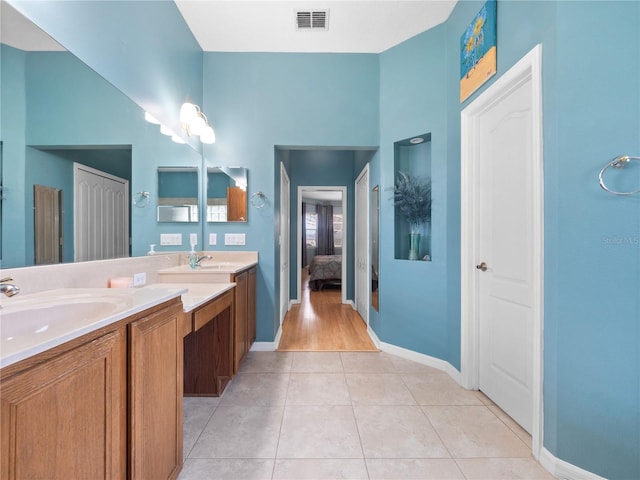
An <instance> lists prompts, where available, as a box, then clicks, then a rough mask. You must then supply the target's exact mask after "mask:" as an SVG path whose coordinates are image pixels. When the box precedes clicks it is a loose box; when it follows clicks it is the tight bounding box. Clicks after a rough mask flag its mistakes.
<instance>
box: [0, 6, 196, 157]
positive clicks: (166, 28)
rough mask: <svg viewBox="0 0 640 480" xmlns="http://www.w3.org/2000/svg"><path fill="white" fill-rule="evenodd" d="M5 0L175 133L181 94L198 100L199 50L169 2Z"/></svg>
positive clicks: (177, 11)
mask: <svg viewBox="0 0 640 480" xmlns="http://www.w3.org/2000/svg"><path fill="white" fill-rule="evenodd" d="M9 3H11V4H12V5H13V6H14V7H15V8H16V9H17V10H18V11H20V12H21V13H23V14H24V15H25V16H26V17H27V18H29V19H30V20H32V21H33V22H34V23H35V24H36V25H38V26H39V27H40V28H42V29H43V30H44V31H45V32H47V33H49V34H50V35H51V36H52V37H53V38H55V39H56V40H57V41H58V43H60V44H61V45H62V46H64V47H65V48H66V49H68V50H69V51H70V52H72V53H73V54H75V55H76V56H77V57H78V58H79V59H81V60H82V61H83V62H84V63H86V64H87V65H89V66H90V67H91V68H93V69H94V70H95V71H96V72H97V73H98V74H100V75H101V76H103V77H104V78H107V79H108V80H109V82H110V83H111V84H112V85H114V86H115V87H116V88H118V89H119V90H121V91H122V92H124V93H125V94H126V95H127V96H128V97H129V98H131V99H132V100H133V101H134V102H136V103H137V104H138V105H143V106H144V108H145V109H146V110H147V111H149V112H150V113H152V114H153V115H154V116H155V117H156V118H158V119H159V120H161V121H162V122H163V123H164V124H165V125H166V126H167V127H169V128H170V129H171V130H173V131H174V132H175V133H180V132H181V130H180V122H179V118H178V116H179V111H180V106H181V105H182V102H184V100H185V99H186V98H187V96H189V97H190V98H191V100H192V101H194V102H196V103H197V104H198V105H201V101H202V88H203V86H202V50H201V48H200V46H199V45H198V42H197V41H196V40H195V38H194V37H193V34H192V33H191V31H190V30H189V28H188V27H187V25H186V23H185V21H184V19H183V18H182V15H181V14H180V11H179V10H178V7H177V6H176V5H175V3H174V2H170V1H163V0H150V1H122V2H119V1H115V2H114V1H110V0H94V1H77V2H70V1H64V0H62V1H61V0H47V1H46V2H33V1H24V0H11V1H10V2H9ZM185 138H186V137H185ZM190 141H191V142H192V144H193V145H194V146H195V147H196V148H198V149H199V148H200V145H199V142H197V141H195V140H190Z"/></svg>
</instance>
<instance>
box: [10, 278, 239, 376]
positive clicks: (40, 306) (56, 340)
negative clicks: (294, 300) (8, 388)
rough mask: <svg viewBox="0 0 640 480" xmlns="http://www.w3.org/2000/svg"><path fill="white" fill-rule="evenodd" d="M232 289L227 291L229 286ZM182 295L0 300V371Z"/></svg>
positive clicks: (94, 292)
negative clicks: (2, 368)
mask: <svg viewBox="0 0 640 480" xmlns="http://www.w3.org/2000/svg"><path fill="white" fill-rule="evenodd" d="M232 286H233V285H232ZM186 292H187V288H185V287H183V286H176V285H171V286H169V285H165V284H158V285H156V286H155V287H154V288H151V287H146V288H62V289H58V290H49V291H46V292H40V293H34V294H31V295H16V296H14V297H11V298H2V299H0V306H1V309H0V368H1V367H6V366H8V365H11V364H13V363H16V362H18V361H20V360H23V359H25V358H28V357H31V356H33V355H36V354H38V353H41V352H44V351H45V350H48V349H50V348H53V347H55V346H58V345H61V344H63V343H65V342H68V341H69V340H73V339H74V338H78V337H80V336H82V335H84V334H86V333H89V332H91V331H93V330H97V329H98V328H101V327H104V326H107V325H109V324H111V323H114V322H117V321H118V320H122V319H124V318H127V317H129V316H131V315H134V314H136V313H139V312H142V311H144V310H146V309H148V308H151V307H153V306H155V305H158V304H160V303H162V302H165V301H167V300H171V299H172V298H175V297H178V296H180V295H182V294H185V293H186Z"/></svg>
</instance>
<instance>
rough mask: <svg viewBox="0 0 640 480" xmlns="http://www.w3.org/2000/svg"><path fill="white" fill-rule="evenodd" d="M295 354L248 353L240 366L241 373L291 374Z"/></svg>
mask: <svg viewBox="0 0 640 480" xmlns="http://www.w3.org/2000/svg"><path fill="white" fill-rule="evenodd" d="M292 361H293V353H291V352H248V353H247V355H246V356H245V357H244V359H243V360H242V363H241V364H240V369H239V372H240V373H289V372H290V371H291V363H292Z"/></svg>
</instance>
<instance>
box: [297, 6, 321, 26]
mask: <svg viewBox="0 0 640 480" xmlns="http://www.w3.org/2000/svg"><path fill="white" fill-rule="evenodd" d="M296 27H297V29H298V30H327V29H328V28H329V10H297V11H296Z"/></svg>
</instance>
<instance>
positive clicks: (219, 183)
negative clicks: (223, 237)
mask: <svg viewBox="0 0 640 480" xmlns="http://www.w3.org/2000/svg"><path fill="white" fill-rule="evenodd" d="M207 221H208V222H246V221H247V169H246V168H243V167H208V168H207Z"/></svg>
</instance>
